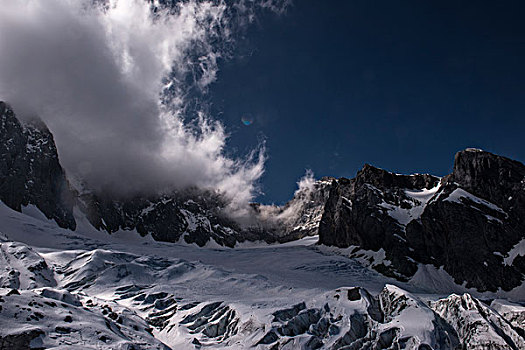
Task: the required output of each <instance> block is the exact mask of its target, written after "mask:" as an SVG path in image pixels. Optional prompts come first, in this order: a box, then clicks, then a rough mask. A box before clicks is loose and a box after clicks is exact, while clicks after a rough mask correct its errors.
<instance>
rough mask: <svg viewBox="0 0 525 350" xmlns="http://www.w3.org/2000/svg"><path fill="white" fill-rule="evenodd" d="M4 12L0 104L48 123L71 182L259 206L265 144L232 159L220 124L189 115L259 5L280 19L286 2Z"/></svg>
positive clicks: (26, 5) (25, 6)
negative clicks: (202, 192)
mask: <svg viewBox="0 0 525 350" xmlns="http://www.w3.org/2000/svg"><path fill="white" fill-rule="evenodd" d="M0 6H1V7H0V8H1V9H0V99H2V100H6V101H8V102H10V103H11V104H12V105H13V107H14V108H15V110H16V111H18V112H22V114H32V113H35V114H38V116H39V117H40V118H42V119H43V120H44V121H45V122H46V124H47V125H48V126H49V128H50V129H51V131H52V132H53V134H54V135H55V140H56V143H57V146H58V150H59V155H60V158H61V161H62V163H63V165H64V166H65V168H66V170H67V171H68V173H69V174H70V175H75V176H78V177H79V178H82V179H83V180H84V181H85V182H86V183H87V184H88V186H89V187H91V188H95V189H103V190H111V191H114V192H115V193H117V194H130V193H131V194H133V193H138V192H148V191H159V190H167V189H170V188H173V187H185V186H198V187H203V188H213V189H218V190H220V191H223V192H224V193H226V194H228V196H230V197H231V198H236V200H237V201H244V202H246V201H248V200H250V199H251V198H252V196H253V194H254V191H255V190H256V183H257V180H258V179H259V178H260V176H261V175H262V173H263V171H264V147H263V146H262V145H261V146H260V148H259V149H256V150H254V151H253V152H252V153H251V154H249V155H248V156H247V157H246V158H244V159H233V158H231V157H228V156H227V155H226V154H225V146H226V141H227V138H228V134H227V132H226V131H225V129H224V127H223V125H222V124H221V123H220V122H218V121H216V120H213V119H212V118H210V116H208V115H205V113H204V112H202V111H204V110H205V108H203V109H202V111H201V112H199V111H200V109H199V108H198V107H199V106H197V108H196V109H193V112H195V111H197V112H198V113H195V114H196V115H188V108H187V106H188V104H189V101H190V100H191V101H194V100H195V91H197V92H199V93H205V92H206V89H207V87H208V86H209V84H211V83H212V82H213V81H214V80H215V79H216V76H217V71H218V62H219V60H220V59H221V57H223V56H224V55H226V54H228V51H227V49H226V48H227V47H229V46H230V45H231V44H232V43H233V40H234V37H235V31H236V30H238V29H239V26H242V25H243V24H245V23H249V22H251V21H252V20H253V16H254V14H255V12H256V10H255V6H259V8H269V9H271V10H273V11H276V12H279V11H281V10H282V9H283V8H284V7H285V6H286V5H283V1H278V0H275V1H268V0H266V1H261V2H260V3H257V2H254V1H242V0H241V1H237V2H226V1H212V0H210V1H196V0H188V1H181V2H178V3H176V4H175V5H173V6H171V7H169V8H166V7H163V6H160V5H159V4H158V3H157V2H156V1H144V0H127V1H123V0H120V1H116V0H110V1H93V0H91V1H87V0H86V1H83V0H18V1H12V0H0ZM197 104H198V103H197Z"/></svg>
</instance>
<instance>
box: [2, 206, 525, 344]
mask: <svg viewBox="0 0 525 350" xmlns="http://www.w3.org/2000/svg"><path fill="white" fill-rule="evenodd" d="M77 222H78V223H79V228H78V229H77V231H76V232H71V231H68V230H63V229H60V228H58V227H57V226H56V225H55V224H54V222H51V221H48V220H47V219H46V218H45V217H44V216H43V215H42V214H41V213H40V212H39V211H38V210H36V209H35V208H33V207H28V208H25V209H24V213H23V214H22V213H18V212H16V211H13V210H11V209H9V208H7V207H6V206H4V205H3V204H1V205H0V231H1V235H0V240H1V243H0V244H1V247H0V269H1V270H0V287H2V288H1V289H0V335H1V340H0V348H6V349H7V348H17V347H18V348H21V349H23V348H28V347H33V348H68V349H69V348H79V349H85V348H94V349H97V348H98V349H139V348H140V349H153V348H158V349H163V348H172V349H195V348H205V347H211V348H215V347H216V348H234V349H245V348H250V347H258V348H272V349H296V348H305V349H317V348H328V349H339V348H349V349H350V348H351V349H360V348H374V347H375V348H407V349H412V348H414V349H418V348H420V349H428V348H434V349H451V348H456V347H458V346H461V345H462V344H463V345H467V346H468V347H469V348H476V347H478V348H483V346H488V345H491V346H493V348H495V349H499V348H501V349H519V348H525V342H524V338H523V335H524V334H525V308H524V307H522V306H520V305H518V304H516V303H512V302H510V301H508V300H495V301H493V302H492V304H490V303H488V302H487V303H481V302H480V301H479V300H477V299H474V298H472V297H471V296H470V295H463V296H459V295H453V296H450V297H448V298H446V299H442V300H440V301H437V299H439V298H444V297H447V295H444V294H436V293H435V292H436V290H437V291H439V292H443V290H442V288H443V286H444V285H445V284H444V283H445V282H442V281H441V282H440V281H439V280H438V279H439V278H440V276H439V274H435V276H434V275H432V274H431V273H429V274H426V275H425V277H424V278H423V277H422V276H421V274H423V272H421V274H420V275H419V277H420V280H416V281H414V282H418V281H428V280H431V281H432V283H434V284H432V283H429V284H426V285H421V284H420V285H417V284H414V283H400V282H398V281H395V280H391V279H388V278H386V277H384V276H382V275H380V274H378V273H376V272H374V271H372V270H370V269H368V268H365V267H363V266H362V265H361V264H360V262H359V260H356V259H349V258H348V257H346V256H345V252H344V251H341V250H334V249H327V248H325V247H319V246H317V245H315V242H316V238H308V239H303V240H300V241H296V242H291V243H288V244H281V245H266V244H250V245H244V246H239V247H237V248H235V249H225V248H222V247H218V246H217V247H213V246H208V247H206V248H198V247H196V246H191V245H186V244H167V243H160V242H155V241H152V240H151V239H149V238H147V237H146V238H142V237H139V236H138V235H137V234H136V233H134V232H118V233H116V234H114V235H111V236H109V235H107V234H106V233H103V232H98V231H95V230H94V229H92V228H91V227H90V226H89V225H87V224H86V223H85V221H83V220H82V218H80V217H79V218H77ZM364 258H366V256H365V255H364ZM447 283H448V284H446V285H447V286H449V285H450V282H447ZM429 285H430V286H433V285H438V286H440V287H441V289H440V288H437V289H436V290H434V291H433V290H429V289H428V286H429ZM354 287H359V288H354ZM451 288H456V289H457V290H456V291H461V287H459V286H453V285H452V287H451ZM451 291H453V290H451ZM476 296H478V297H479V295H476ZM503 296H505V295H503ZM482 297H489V296H487V295H486V296H482ZM514 299H515V301H518V302H519V301H524V300H525V296H524V297H523V298H522V299H519V295H518V298H516V296H514ZM516 299H518V300H516ZM436 301H437V302H436ZM489 304H490V305H489ZM458 320H459V321H458Z"/></svg>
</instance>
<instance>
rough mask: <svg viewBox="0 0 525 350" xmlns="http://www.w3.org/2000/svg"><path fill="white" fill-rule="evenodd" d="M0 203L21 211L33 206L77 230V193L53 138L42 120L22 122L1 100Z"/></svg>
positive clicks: (59, 222) (63, 225)
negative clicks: (75, 210)
mask: <svg viewBox="0 0 525 350" xmlns="http://www.w3.org/2000/svg"><path fill="white" fill-rule="evenodd" d="M0 200H2V201H3V202H4V203H5V204H6V205H8V206H9V207H11V208H13V209H15V210H18V211H20V210H21V208H22V206H27V205H29V204H33V205H35V206H36V207H37V208H38V209H40V211H41V212H42V213H44V214H45V215H46V216H47V217H48V218H49V219H53V220H55V221H56V222H57V224H58V225H59V226H61V227H64V228H70V229H75V226H76V224H75V219H74V218H73V203H74V193H73V191H72V190H71V189H70V186H69V183H68V181H67V179H66V175H65V172H64V170H63V169H62V166H61V165H60V162H59V160H58V154H57V149H56V146H55V142H54V140H53V135H52V134H51V132H50V131H49V130H48V129H47V128H46V126H45V125H44V124H43V123H42V122H41V121H39V120H33V121H28V122H25V123H21V122H20V121H19V120H18V119H17V118H16V116H15V114H14V112H13V110H12V109H11V108H10V107H9V105H7V104H6V103H4V102H1V101H0Z"/></svg>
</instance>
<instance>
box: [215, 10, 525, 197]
mask: <svg viewBox="0 0 525 350" xmlns="http://www.w3.org/2000/svg"><path fill="white" fill-rule="evenodd" d="M524 18H525V3H524V2H523V1H494V2H485V1H401V2H398V1H395V2H394V1H370V0H362V1H318V0H317V1H315V0H308V1H307V0H297V1H295V3H294V5H293V7H291V8H290V9H289V10H288V13H287V14H286V15H284V16H282V17H276V16H274V15H268V16H263V17H261V18H260V19H259V23H258V24H256V25H255V26H252V27H251V29H249V30H248V32H247V33H246V37H245V38H244V39H241V40H239V42H238V48H237V51H236V55H235V58H234V59H232V60H230V61H228V62H223V64H222V66H221V71H220V72H219V75H218V81H217V82H216V83H215V84H214V85H213V87H212V88H211V91H210V96H211V99H212V103H213V112H214V114H215V115H216V116H218V117H219V118H221V119H222V120H223V121H224V122H225V124H226V125H227V127H228V130H229V131H230V132H231V134H232V135H231V139H230V141H229V145H230V147H231V151H232V152H239V153H243V152H246V151H247V150H249V149H251V148H253V147H254V146H256V145H257V143H258V142H259V140H260V139H261V138H265V139H266V142H267V147H268V156H269V159H268V162H267V167H266V174H265V175H264V177H263V179H262V188H263V191H264V193H265V195H264V196H261V197H260V198H258V200H260V201H262V202H265V203H270V202H276V203H282V202H284V201H286V200H288V199H290V198H291V196H292V193H293V191H294V189H295V182H296V181H297V179H298V178H300V177H301V176H302V175H303V174H304V171H305V169H312V170H313V171H314V173H315V175H316V176H317V177H320V176H324V175H331V176H336V177H340V176H346V177H353V176H354V175H355V173H356V172H357V171H358V170H359V169H360V168H361V167H362V165H363V164H364V163H371V164H373V165H376V166H378V167H381V168H385V169H388V170H391V171H395V172H399V173H413V172H429V173H432V174H436V175H445V174H447V173H449V172H450V171H451V168H452V164H453V159H454V158H453V157H454V154H455V152H456V151H458V150H460V149H463V148H466V147H478V148H482V149H485V150H488V151H491V152H495V153H498V154H502V155H505V156H508V157H511V158H514V159H518V160H520V161H524V160H525V147H524V146H525V141H524V137H525V121H524V117H525V20H524ZM243 116H249V117H251V118H253V120H254V122H253V124H252V125H250V126H244V125H242V123H241V117H243Z"/></svg>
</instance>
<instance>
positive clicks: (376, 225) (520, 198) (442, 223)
mask: <svg viewBox="0 0 525 350" xmlns="http://www.w3.org/2000/svg"><path fill="white" fill-rule="evenodd" d="M524 196H525V166H524V165H523V164H521V163H519V162H517V161H514V160H511V159H508V158H505V157H501V156H497V155H494V154H492V153H489V152H484V151H481V150H477V149H467V150H464V151H461V152H458V153H457V154H456V157H455V162H454V170H453V172H452V173H451V174H450V175H447V176H445V177H443V178H441V179H440V178H438V177H435V176H432V175H427V174H424V175H423V174H414V175H398V174H393V173H390V172H388V171H385V170H382V169H378V168H375V167H373V166H370V165H365V166H364V167H363V169H362V170H361V171H359V172H358V173H357V176H356V177H355V178H353V179H345V178H341V179H338V180H335V181H334V182H333V185H332V189H331V191H330V195H329V198H328V201H327V203H326V206H325V208H324V213H323V218H322V220H321V223H320V226H319V242H320V243H321V244H325V245H331V246H337V247H353V248H354V250H355V251H354V252H353V255H354V256H356V255H359V254H362V252H360V250H371V251H375V252H377V251H382V252H384V254H385V259H384V261H382V262H380V263H378V264H375V265H374V268H375V269H376V270H378V271H380V272H382V273H385V274H386V275H389V276H392V277H395V278H398V279H400V280H408V279H410V278H411V277H412V276H414V274H416V272H417V270H418V268H419V267H420V266H421V265H422V264H424V265H433V266H435V267H436V268H442V269H444V271H446V272H447V273H448V274H450V275H451V276H452V277H453V279H454V281H455V282H456V283H457V284H460V285H461V284H463V283H466V287H467V288H476V289H478V290H481V291H496V290H497V289H498V288H502V289H504V290H511V289H513V288H514V287H517V286H519V285H521V283H522V282H523V279H524V274H525V259H524V256H523V255H520V254H516V252H517V251H518V250H519V249H520V248H519V247H520V245H522V244H523V240H524V239H525V223H524V217H525V215H524V214H525V206H524V203H525V197H524Z"/></svg>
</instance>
